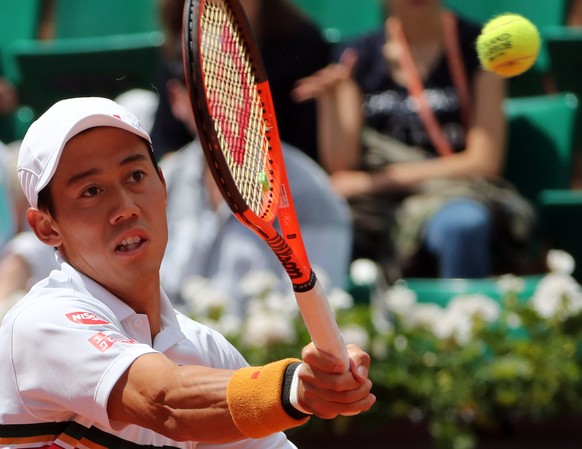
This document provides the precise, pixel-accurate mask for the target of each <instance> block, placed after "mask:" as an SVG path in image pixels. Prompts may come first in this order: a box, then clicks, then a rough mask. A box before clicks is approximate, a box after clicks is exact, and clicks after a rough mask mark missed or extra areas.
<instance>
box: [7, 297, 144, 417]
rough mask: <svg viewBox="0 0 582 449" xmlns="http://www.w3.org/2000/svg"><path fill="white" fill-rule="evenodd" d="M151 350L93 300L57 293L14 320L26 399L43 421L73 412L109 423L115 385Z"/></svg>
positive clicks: (14, 350) (14, 346)
mask: <svg viewBox="0 0 582 449" xmlns="http://www.w3.org/2000/svg"><path fill="white" fill-rule="evenodd" d="M151 352H156V351H154V349H153V348H151V347H150V346H148V345H144V344H139V343H137V342H136V341H135V340H133V339H131V338H129V337H128V336H127V335H125V333H124V331H123V329H122V328H121V326H120V325H119V324H116V321H115V318H114V317H113V316H112V314H111V312H108V310H107V309H105V308H100V307H99V306H98V305H97V303H96V304H95V305H93V304H91V302H89V301H82V300H77V299H75V300H66V299H64V298H62V297H59V298H57V297H55V298H54V303H53V304H51V307H50V308H49V307H38V306H36V307H35V304H33V305H32V306H30V307H27V308H25V309H24V310H22V311H21V312H20V314H19V315H18V316H17V317H16V318H15V320H14V322H13V328H12V339H11V356H12V361H13V369H14V372H15V378H16V382H17V383H18V390H19V392H20V396H21V400H22V401H23V403H24V404H25V405H26V407H27V408H28V409H29V410H30V411H31V413H32V414H34V415H35V416H36V417H38V418H39V419H43V420H51V421H59V420H65V419H69V418H70V416H71V412H74V413H75V414H77V415H79V416H82V417H84V418H87V419H90V420H91V421H94V422H97V423H100V424H103V425H108V424H109V419H108V417H107V400H108V398H109V394H110V392H111V390H112V388H113V386H114V385H115V384H116V382H117V381H118V379H119V378H120V376H121V375H122V374H123V373H124V372H125V371H126V370H127V368H128V367H129V366H130V365H131V364H132V363H133V361H135V360H136V359H137V358H138V357H140V356H142V355H144V354H147V353H151Z"/></svg>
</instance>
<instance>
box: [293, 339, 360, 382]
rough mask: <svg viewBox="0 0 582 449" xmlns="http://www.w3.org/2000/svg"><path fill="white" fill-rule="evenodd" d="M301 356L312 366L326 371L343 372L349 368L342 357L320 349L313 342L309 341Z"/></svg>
mask: <svg viewBox="0 0 582 449" xmlns="http://www.w3.org/2000/svg"><path fill="white" fill-rule="evenodd" d="M301 358H302V359H303V361H304V362H305V363H306V364H307V365H309V367H310V368H313V369H316V370H319V371H323V372H326V373H332V374H341V373H345V372H346V371H347V370H348V368H349V367H347V366H346V364H345V362H344V361H343V360H342V359H340V358H338V357H336V356H334V355H333V354H328V353H326V352H324V351H320V350H319V349H317V348H316V347H315V345H314V344H313V343H309V344H308V345H307V346H305V347H304V348H303V351H302V352H301Z"/></svg>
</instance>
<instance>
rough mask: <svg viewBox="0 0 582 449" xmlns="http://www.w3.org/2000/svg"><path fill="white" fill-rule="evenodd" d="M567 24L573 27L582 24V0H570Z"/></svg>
mask: <svg viewBox="0 0 582 449" xmlns="http://www.w3.org/2000/svg"><path fill="white" fill-rule="evenodd" d="M566 25H568V26H571V27H579V26H582V0H570V2H569V7H568V15H567V17H566Z"/></svg>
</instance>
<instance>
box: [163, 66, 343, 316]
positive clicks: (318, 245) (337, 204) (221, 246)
mask: <svg viewBox="0 0 582 449" xmlns="http://www.w3.org/2000/svg"><path fill="white" fill-rule="evenodd" d="M179 79H180V80H179ZM168 92H169V95H168V98H169V100H170V104H171V105H172V110H173V113H174V115H175V116H176V118H177V119H179V120H181V121H182V122H183V123H185V124H186V126H188V128H189V129H191V130H192V131H193V132H195V123H194V116H193V113H192V108H191V105H190V98H189V95H188V92H187V90H186V87H185V86H184V84H183V74H182V70H181V63H180V62H176V79H173V80H170V81H169V82H168ZM283 152H284V157H285V162H286V167H287V174H288V178H289V182H290V185H291V188H292V190H293V197H294V201H295V206H296V209H297V216H298V220H299V223H300V225H301V231H302V234H303V238H304V242H305V246H306V250H307V253H308V255H309V257H310V261H311V263H312V264H313V266H314V269H315V270H316V272H318V274H320V275H321V280H322V283H323V284H324V286H326V287H327V288H329V289H332V288H342V287H344V286H345V281H346V278H347V274H348V266H349V261H350V248H351V226H350V216H349V210H348V208H347V204H346V203H345V202H344V201H343V200H342V199H341V198H339V197H338V196H336V195H335V194H334V192H333V191H332V190H331V186H330V184H329V179H328V177H327V175H326V173H325V172H324V171H323V169H322V168H321V167H320V166H319V165H318V164H316V163H315V162H314V161H313V160H311V159H310V158H309V157H307V156H306V155H305V154H304V153H302V152H301V151H299V150H298V149H296V148H294V147H292V146H290V145H287V144H284V145H283ZM160 165H161V167H162V170H163V173H164V176H165V179H166V184H167V189H168V200H167V214H168V227H169V241H168V246H167V249H166V255H165V257H164V261H163V263H162V268H161V274H162V276H161V279H162V285H163V288H164V290H165V291H166V292H167V293H168V295H169V296H170V298H171V299H172V301H173V302H174V303H175V304H180V303H181V301H182V300H181V289H182V287H183V285H184V283H185V281H187V280H188V278H190V277H192V276H200V277H204V278H206V279H209V280H210V282H211V284H212V287H213V288H214V289H215V290H216V291H218V292H222V293H224V294H226V295H228V297H229V298H230V299H231V300H232V301H233V303H232V306H233V310H232V312H233V313H238V314H239V315H240V314H243V313H244V311H245V310H244V303H243V301H244V292H242V291H241V282H240V281H241V279H242V278H243V277H244V276H245V274H248V273H250V272H255V271H260V270H268V271H272V272H273V273H275V274H276V275H278V276H279V278H280V289H281V291H284V292H287V291H290V289H291V283H290V281H289V279H288V277H287V275H286V274H285V272H284V271H283V268H282V267H281V264H280V263H279V261H278V260H277V258H276V257H275V255H274V254H273V253H272V252H271V250H270V249H269V248H268V246H267V244H266V243H265V242H263V241H262V240H261V239H260V238H259V237H258V236H256V235H255V233H254V232H252V231H251V230H249V229H247V228H246V227H245V226H243V225H242V224H241V223H240V222H239V221H238V220H237V219H236V218H235V217H234V215H233V214H232V212H231V211H230V209H229V208H228V206H227V204H226V203H225V202H224V201H223V199H222V197H221V195H220V193H219V191H218V188H217V186H216V184H215V182H214V180H213V179H212V177H211V175H210V173H209V171H208V169H207V166H206V163H205V160H204V155H203V153H202V149H201V147H200V144H199V142H198V141H197V140H194V141H193V142H190V143H189V144H187V145H186V146H185V147H183V148H182V149H180V150H179V151H177V152H174V153H173V154H171V155H168V156H166V157H165V158H163V159H162V161H161V164H160Z"/></svg>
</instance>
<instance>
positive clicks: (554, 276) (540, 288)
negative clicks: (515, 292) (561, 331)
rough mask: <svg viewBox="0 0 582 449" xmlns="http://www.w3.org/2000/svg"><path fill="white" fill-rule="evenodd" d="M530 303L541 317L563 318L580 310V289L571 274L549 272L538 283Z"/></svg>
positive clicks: (581, 302) (581, 308)
mask: <svg viewBox="0 0 582 449" xmlns="http://www.w3.org/2000/svg"><path fill="white" fill-rule="evenodd" d="M531 305H532V308H533V309H534V310H535V311H536V312H537V313H538V314H539V315H540V316H541V317H543V318H554V317H556V318H559V319H562V320H564V319H566V318H568V317H569V316H571V315H574V314H577V313H579V312H580V311H582V290H581V288H580V285H578V283H577V282H576V281H575V280H574V279H573V278H572V277H571V276H568V275H566V274H559V273H550V274H548V275H546V276H544V278H543V279H541V280H540V282H539V283H538V285H537V287H536V291H535V293H534V296H533V297H532V298H531Z"/></svg>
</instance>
